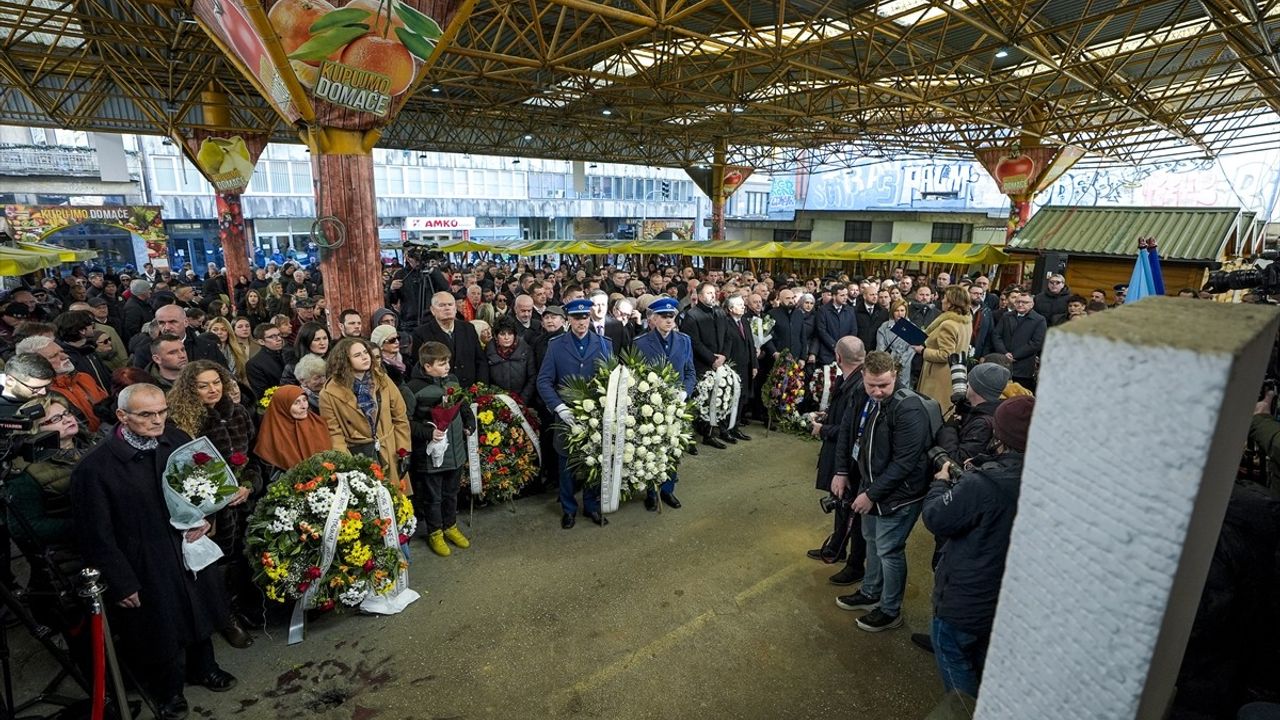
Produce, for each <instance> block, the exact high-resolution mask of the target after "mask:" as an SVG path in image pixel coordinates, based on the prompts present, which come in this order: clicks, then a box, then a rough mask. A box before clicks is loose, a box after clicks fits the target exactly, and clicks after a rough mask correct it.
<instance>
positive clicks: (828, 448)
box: [815, 369, 867, 492]
mask: <svg viewBox="0 0 1280 720" xmlns="http://www.w3.org/2000/svg"><path fill="white" fill-rule="evenodd" d="M836 383H838V384H837V385H836V387H835V388H834V389H833V392H832V395H831V402H830V404H828V405H827V418H826V419H825V420H823V421H822V429H821V430H819V431H818V437H819V438H821V440H822V447H821V448H820V449H819V450H818V480H817V483H816V484H815V485H816V487H817V488H818V489H819V490H822V491H823V492H830V491H831V476H832V475H835V474H836V450H837V447H838V446H839V441H840V428H841V426H843V425H844V424H845V423H847V422H848V421H849V417H850V416H851V415H854V414H855V413H861V412H862V406H861V405H858V406H856V407H855V406H854V404H853V400H854V396H855V395H857V394H858V389H859V388H861V387H862V370H861V369H858V370H856V371H854V373H853V374H852V375H850V376H849V377H839V378H837V379H836ZM861 397H862V398H863V400H864V401H865V400H866V397H867V396H866V394H865V393H863V394H862V396H861ZM849 470H852V471H854V473H855V477H856V473H857V466H851V467H850V468H849ZM849 484H850V487H852V486H853V485H854V483H853V482H850V483H849Z"/></svg>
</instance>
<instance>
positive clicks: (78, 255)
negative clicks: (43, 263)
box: [18, 242, 98, 264]
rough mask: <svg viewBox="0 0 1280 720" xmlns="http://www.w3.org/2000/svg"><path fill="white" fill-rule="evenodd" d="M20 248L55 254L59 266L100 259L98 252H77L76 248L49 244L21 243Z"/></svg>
mask: <svg viewBox="0 0 1280 720" xmlns="http://www.w3.org/2000/svg"><path fill="white" fill-rule="evenodd" d="M18 247H20V248H22V249H23V250H30V251H32V252H41V253H53V254H55V255H57V256H58V258H59V259H58V264H61V263H70V262H83V261H85V260H92V259H94V258H96V257H98V251H97V250H77V249H75V248H69V247H61V246H59V245H50V244H48V243H39V242H19V243H18Z"/></svg>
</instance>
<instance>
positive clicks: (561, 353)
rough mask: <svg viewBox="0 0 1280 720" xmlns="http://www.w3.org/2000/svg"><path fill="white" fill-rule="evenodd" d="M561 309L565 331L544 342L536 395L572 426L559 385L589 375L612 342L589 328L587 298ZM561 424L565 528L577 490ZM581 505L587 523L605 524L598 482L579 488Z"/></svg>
mask: <svg viewBox="0 0 1280 720" xmlns="http://www.w3.org/2000/svg"><path fill="white" fill-rule="evenodd" d="M564 310H565V314H566V315H568V316H569V332H567V333H565V334H563V335H561V336H559V337H557V338H556V339H554V340H552V341H551V342H550V344H548V345H547V357H546V358H545V359H544V360H543V363H542V369H541V370H540V371H539V373H538V394H539V395H541V396H542V401H543V402H544V403H546V405H547V407H548V408H549V409H550V410H551V412H552V414H554V415H556V416H557V417H559V418H560V420H561V421H562V423H563V425H564V426H565V427H567V428H570V429H572V428H574V427H575V426H576V424H577V423H576V421H575V420H574V419H573V412H572V411H571V410H570V409H569V406H568V405H567V404H565V402H564V400H562V399H561V398H560V387H561V386H562V385H563V384H564V382H565V381H566V380H569V379H571V378H589V377H591V376H592V375H593V374H594V373H595V371H596V365H598V364H599V363H602V362H605V361H607V360H608V359H609V358H611V357H613V343H612V342H610V341H609V338H607V337H604V336H603V335H598V334H596V333H593V332H591V331H590V330H591V301H590V300H587V299H585V298H579V299H576V300H572V301H570V302H569V303H568V304H566V305H565V308H564ZM565 427H557V428H556V430H555V433H556V435H555V447H556V454H557V455H559V459H560V509H561V510H562V511H563V512H564V514H563V515H562V516H561V518H560V527H561V528H563V529H565V530H568V529H570V528H572V527H573V526H574V523H575V522H576V519H577V515H578V500H577V498H576V497H575V495H576V493H577V490H576V489H575V482H574V476H573V469H572V468H571V467H569V458H568V455H567V453H566V451H565ZM582 506H583V511H584V513H585V514H586V516H587V517H589V518H591V522H593V523H595V524H597V525H607V524H608V523H609V521H608V520H607V519H605V517H604V515H602V514H601V513H600V486H599V485H596V486H595V487H590V488H586V489H584V490H583V491H582Z"/></svg>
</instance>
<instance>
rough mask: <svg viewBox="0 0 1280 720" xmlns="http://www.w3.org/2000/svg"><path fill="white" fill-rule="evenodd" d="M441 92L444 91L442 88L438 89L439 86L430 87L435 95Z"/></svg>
mask: <svg viewBox="0 0 1280 720" xmlns="http://www.w3.org/2000/svg"><path fill="white" fill-rule="evenodd" d="M443 91H444V88H442V87H440V86H439V85H432V86H431V92H433V93H437V94H438V93H441V92H443Z"/></svg>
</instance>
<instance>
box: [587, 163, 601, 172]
mask: <svg viewBox="0 0 1280 720" xmlns="http://www.w3.org/2000/svg"><path fill="white" fill-rule="evenodd" d="M598 167H600V166H599V165H597V164H595V163H591V164H590V165H588V166H587V169H588V170H590V169H591V168H598Z"/></svg>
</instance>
